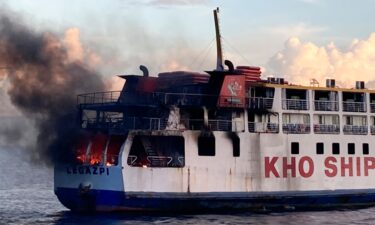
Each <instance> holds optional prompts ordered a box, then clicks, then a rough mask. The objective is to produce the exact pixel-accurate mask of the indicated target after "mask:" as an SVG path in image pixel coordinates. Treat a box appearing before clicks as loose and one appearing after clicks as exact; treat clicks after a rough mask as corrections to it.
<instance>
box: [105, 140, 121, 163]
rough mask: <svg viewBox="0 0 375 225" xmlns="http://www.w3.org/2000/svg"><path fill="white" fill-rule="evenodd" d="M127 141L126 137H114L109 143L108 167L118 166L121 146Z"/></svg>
mask: <svg viewBox="0 0 375 225" xmlns="http://www.w3.org/2000/svg"><path fill="white" fill-rule="evenodd" d="M124 141H125V136H124V135H112V136H110V137H109V142H108V143H107V152H106V153H107V154H106V165H107V166H111V165H117V164H118V159H119V154H120V150H121V146H122V144H123V143H124Z"/></svg>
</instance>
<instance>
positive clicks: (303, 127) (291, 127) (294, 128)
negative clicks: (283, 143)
mask: <svg viewBox="0 0 375 225" xmlns="http://www.w3.org/2000/svg"><path fill="white" fill-rule="evenodd" d="M283 132H284V133H287V134H308V133H310V124H304V123H286V124H283Z"/></svg>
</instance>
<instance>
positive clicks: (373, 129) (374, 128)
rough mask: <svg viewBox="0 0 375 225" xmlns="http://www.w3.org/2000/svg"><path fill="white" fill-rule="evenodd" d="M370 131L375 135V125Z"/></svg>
mask: <svg viewBox="0 0 375 225" xmlns="http://www.w3.org/2000/svg"><path fill="white" fill-rule="evenodd" d="M370 130H371V134H375V126H374V125H372V126H371V128H370Z"/></svg>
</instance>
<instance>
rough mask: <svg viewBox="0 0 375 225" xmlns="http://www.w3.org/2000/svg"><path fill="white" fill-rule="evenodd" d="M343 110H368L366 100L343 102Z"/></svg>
mask: <svg viewBox="0 0 375 225" xmlns="http://www.w3.org/2000/svg"><path fill="white" fill-rule="evenodd" d="M342 110H343V111H344V112H366V103H365V102H351V101H350V102H349V101H345V102H342Z"/></svg>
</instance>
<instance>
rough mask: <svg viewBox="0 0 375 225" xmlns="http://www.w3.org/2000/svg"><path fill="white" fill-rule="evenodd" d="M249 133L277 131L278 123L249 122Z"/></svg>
mask: <svg viewBox="0 0 375 225" xmlns="http://www.w3.org/2000/svg"><path fill="white" fill-rule="evenodd" d="M248 128H249V132H250V133H279V124H278V123H262V122H249V123H248Z"/></svg>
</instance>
